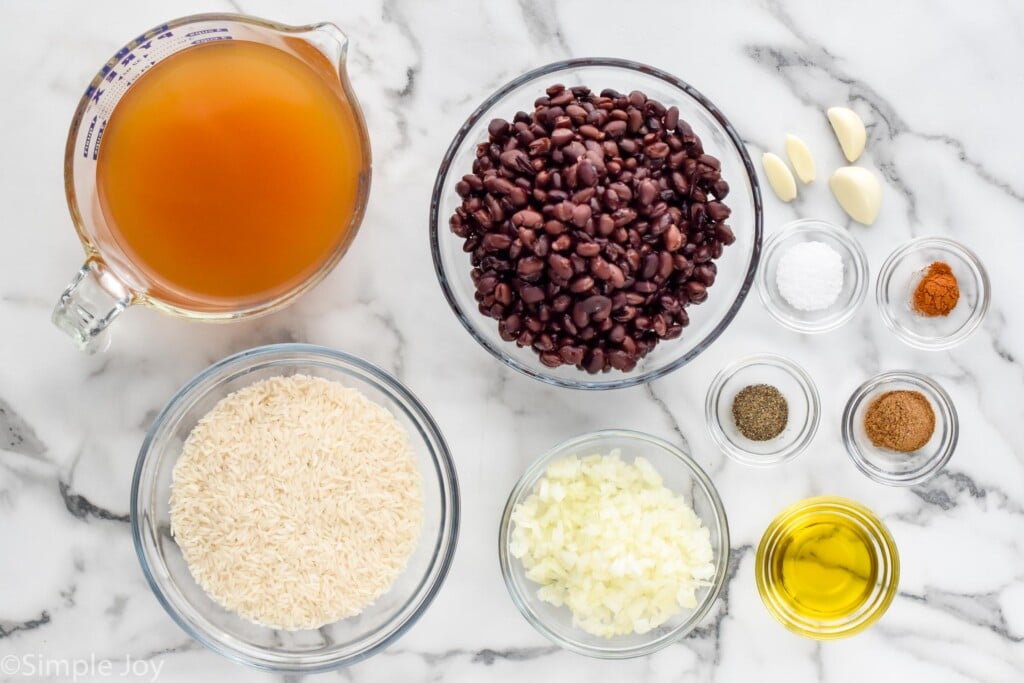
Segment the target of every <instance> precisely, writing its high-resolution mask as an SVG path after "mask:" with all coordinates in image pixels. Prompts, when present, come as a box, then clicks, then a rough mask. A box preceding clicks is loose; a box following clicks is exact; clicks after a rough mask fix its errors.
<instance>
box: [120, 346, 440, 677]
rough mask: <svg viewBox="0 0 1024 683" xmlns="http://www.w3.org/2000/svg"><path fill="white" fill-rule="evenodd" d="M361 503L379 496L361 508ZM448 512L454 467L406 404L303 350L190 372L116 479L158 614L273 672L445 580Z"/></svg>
mask: <svg viewBox="0 0 1024 683" xmlns="http://www.w3.org/2000/svg"><path fill="white" fill-rule="evenodd" d="M318 392H320V393H318ZM323 392H326V393H323ZM242 398H247V399H248V401H249V402H248V403H246V404H241V405H240V404H239V399H242ZM233 402H234V403H233ZM281 406H285V408H289V409H290V410H283V409H282V408H281ZM231 410H233V411H234V414H235V418H236V419H235V420H234V422H233V423H230V422H225V421H218V420H223V418H224V413H225V411H228V412H230V411H231ZM275 410H276V412H274V411H275ZM269 413H273V414H272V415H271V416H270V417H267V416H268V414H269ZM381 434H386V435H388V436H389V438H390V439H391V440H390V441H389V440H382V437H381ZM200 437H201V438H200ZM396 444H397V445H396ZM396 463H397V464H396ZM389 468H390V470H391V471H390V472H389ZM396 472H397V474H396ZM380 481H388V482H390V483H389V486H390V490H388V489H385V488H384V487H383V486H382V485H381V484H380ZM377 499H382V500H385V501H386V502H387V505H390V508H387V506H386V505H383V506H378V508H374V509H371V508H373V505H372V504H369V507H366V506H367V505H368V504H367V502H366V501H368V500H377ZM336 520H337V522H336V523H332V522H335V521H336ZM458 522H459V492H458V484H457V481H456V475H455V469H454V465H453V463H452V459H451V456H450V454H449V452H448V448H447V446H446V444H445V441H444V439H443V437H442V436H441V433H440V431H439V430H438V427H437V425H436V424H435V423H434V420H433V419H432V418H431V416H430V414H429V413H428V412H427V410H426V409H425V408H424V407H423V405H422V404H421V403H420V402H419V400H417V398H416V397H415V396H413V394H412V393H411V392H410V391H409V390H408V389H406V388H405V387H404V386H402V384H401V383H399V382H398V381H397V380H396V379H394V378H393V377H391V376H390V375H388V374H387V373H386V372H384V371H383V370H381V369H379V368H377V367H375V366H374V365H371V364H370V363H367V362H366V361H363V360H361V359H359V358H356V357H354V356H351V355H348V354H345V353H341V352H338V351H333V350H330V349H327V348H323V347H318V346H311V345H306V344H277V345H272V346H264V347H259V348H255V349H251V350H249V351H244V352H242V353H239V354H236V355H234V356H230V357H228V358H226V359H224V360H222V361H219V362H217V363H215V364H214V365H212V366H210V367H209V368H207V369H206V370H204V371H203V372H201V373H200V374H199V375H197V376H196V377H195V378H193V379H192V380H191V381H190V382H188V383H187V384H186V385H185V386H184V387H182V389H181V390H180V391H178V393H177V394H176V395H175V396H174V397H173V398H172V399H171V400H170V402H169V403H168V404H167V406H166V407H165V408H164V409H163V410H162V411H161V412H160V414H159V415H158V416H157V417H156V419H155V420H154V422H153V425H152V427H151V428H150V430H149V433H148V434H147V436H146V440H145V442H144V443H143V445H142V449H141V452H140V454H139V459H138V463H137V465H136V469H135V476H134V479H133V481H132V500H131V525H132V534H133V537H134V541H135V548H136V551H137V553H138V556H139V561H140V563H141V565H142V570H143V573H144V574H145V576H146V579H147V580H148V581H149V584H150V586H151V588H152V589H153V592H154V594H155V595H156V597H157V599H158V600H159V602H160V603H161V604H162V605H163V607H164V609H166V610H167V612H168V614H170V616H171V617H172V618H173V619H174V621H176V622H177V623H178V625H179V626H181V628H182V629H184V630H185V631H186V632H187V633H188V634H189V635H190V636H192V637H193V638H195V639H196V640H198V641H199V642H201V643H202V644H203V645H205V646H206V647H208V648H210V649H211V650H213V651H215V652H217V653H219V654H221V655H224V656H226V657H228V658H230V659H233V660H236V661H238V662H241V663H243V664H247V665H250V666H253V667H256V668H259V669H264V670H269V671H275V672H287V673H300V674H301V673H310V672H318V671H327V670H331V669H336V668H338V667H341V666H345V665H347V664H351V663H353V662H357V661H359V660H362V659H365V658H367V657H369V656H371V655H373V654H375V653H377V652H379V651H380V650H382V649H383V648H385V647H387V646H388V645H389V644H390V643H392V642H393V641H395V640H396V639H397V638H399V637H400V636H401V635H402V634H403V633H405V632H406V631H407V630H408V629H409V628H410V626H412V624H414V623H415V622H416V620H417V619H418V618H419V616H420V615H421V614H422V613H423V612H424V610H426V608H427V607H428V606H429V605H430V603H431V601H432V600H433V598H434V596H435V595H436V593H437V591H438V590H439V588H440V586H441V584H442V582H443V581H444V578H445V576H446V575H447V573H448V568H449V566H450V564H451V560H452V555H453V553H454V551H455V544H456V537H457V534H458V526H459V524H458ZM382 548H383V549H384V551H383V552H382Z"/></svg>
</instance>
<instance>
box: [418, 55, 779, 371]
mask: <svg viewBox="0 0 1024 683" xmlns="http://www.w3.org/2000/svg"><path fill="white" fill-rule="evenodd" d="M585 67H607V68H611V69H621V70H625V71H635V72H640V73H643V74H646V75H648V76H653V77H655V78H658V79H660V80H662V81H664V82H665V83H667V84H668V85H669V86H672V87H673V88H675V89H677V90H680V91H682V92H683V93H684V94H685V95H687V96H689V97H690V98H691V99H692V100H694V101H695V102H696V103H697V104H698V105H699V106H700V107H701V108H703V109H704V111H705V113H707V114H708V115H709V116H710V117H711V118H712V119H714V120H715V122H716V123H717V124H718V125H719V126H721V127H722V130H724V131H725V134H726V136H727V137H728V138H729V140H730V142H731V143H732V145H733V147H734V149H735V151H736V152H737V154H738V156H739V159H740V163H741V165H742V166H743V167H744V170H745V171H746V173H747V178H748V180H749V182H750V197H751V199H752V200H753V212H754V235H753V248H752V250H751V254H750V262H749V264H748V266H747V272H746V274H745V275H744V277H743V282H742V284H741V286H740V290H739V293H738V294H737V295H736V298H735V300H734V301H733V302H732V304H731V305H730V306H729V308H728V310H727V311H726V312H725V316H724V317H723V318H722V319H721V320H720V321H719V322H718V324H717V325H715V326H714V327H713V328H712V329H711V331H710V332H709V333H708V334H707V335H706V336H705V337H704V338H703V339H702V340H701V341H700V342H699V343H697V345H696V346H694V347H693V348H692V349H691V350H690V351H689V352H688V353H685V354H683V355H681V356H680V357H679V358H676V359H675V360H673V361H672V362H671V363H668V364H667V365H665V366H664V367H662V368H659V369H657V370H651V371H647V372H639V373H636V374H626V375H624V376H621V377H619V378H617V379H613V380H606V381H596V380H590V379H585V378H583V377H581V378H580V379H564V378H561V377H555V376H553V375H551V374H549V373H547V372H545V371H543V370H538V369H535V368H533V367H530V366H529V365H527V364H526V363H523V362H522V361H519V360H518V359H516V358H513V357H512V356H511V354H508V353H505V351H504V350H503V349H502V348H501V347H500V346H499V345H496V344H492V343H491V342H490V341H489V340H488V339H487V338H486V337H484V336H483V335H482V334H480V333H479V332H477V330H476V328H475V327H474V325H473V323H472V322H470V320H469V315H471V314H472V313H474V312H475V311H463V310H462V308H461V307H460V306H459V303H458V301H457V299H456V297H455V294H454V292H453V291H452V286H451V283H450V282H449V276H448V274H447V272H446V271H445V268H444V263H443V261H442V258H441V247H440V241H441V235H442V230H441V229H440V227H439V213H440V208H441V202H442V198H441V193H442V191H443V190H444V185H445V181H446V180H447V179H448V176H449V174H450V173H451V172H452V170H453V169H452V163H453V162H454V160H455V155H456V154H457V153H458V151H459V150H460V149H461V148H462V146H463V145H464V144H465V142H466V139H467V136H468V135H469V131H470V130H471V129H472V128H473V126H474V125H476V123H477V122H478V121H479V120H480V119H481V118H483V117H484V116H485V115H486V114H487V113H488V112H489V111H491V109H492V108H493V107H494V106H495V104H497V103H498V101H500V100H501V99H502V98H503V97H505V96H506V95H508V94H509V93H510V92H512V91H514V90H516V89H517V88H519V87H521V86H523V85H525V84H527V83H529V82H530V81H535V80H539V79H541V78H543V77H546V76H550V75H552V74H555V73H558V72H560V71H565V70H568V69H575V68H585ZM763 223H764V217H763V206H762V200H761V188H760V184H759V181H758V176H757V170H756V169H755V167H754V163H753V161H751V159H750V154H749V153H748V152H747V148H746V145H744V144H743V139H742V138H741V137H740V135H739V133H738V132H737V131H736V129H735V128H734V127H733V125H732V123H730V122H729V120H728V119H726V118H725V116H724V115H723V114H722V112H721V111H720V110H719V109H718V107H716V106H715V105H714V104H713V103H712V102H711V101H710V100H709V99H708V98H707V97H705V96H704V95H703V94H702V93H701V92H700V91H698V90H697V89H696V88H694V87H693V86H691V85H690V84H689V83H687V82H686V81H683V80H682V79H680V78H677V77H675V76H673V75H672V74H670V73H668V72H667V71H663V70H661V69H658V68H656V67H653V66H648V65H646V64H643V63H641V62H635V61H632V60H628V59H619V58H615V57H579V58H574V59H564V60H560V61H557V62H552V63H550V64H546V65H544V66H540V67H537V68H534V69H531V70H529V71H527V72H526V73H523V74H521V75H520V76H517V77H516V78H514V79H512V80H511V81H508V82H507V83H505V84H504V85H502V86H501V87H499V88H498V89H497V90H496V91H495V92H494V93H492V94H491V95H490V96H488V97H487V98H486V99H485V100H484V101H483V102H482V103H481V104H480V105H479V106H478V107H477V108H476V109H474V110H473V113H472V114H470V115H469V118H467V119H466V121H465V122H464V123H463V124H462V126H461V127H460V128H459V130H458V132H456V134H455V137H454V139H453V140H452V142H451V144H450V145H449V146H448V149H447V150H446V151H445V153H444V157H443V158H442V160H441V165H440V167H439V168H438V171H437V176H436V177H435V180H434V187H433V190H432V191H431V196H430V219H429V225H430V232H429V237H430V253H431V257H432V258H433V262H434V273H435V274H436V276H437V281H438V283H439V284H440V286H441V291H442V293H443V294H444V298H445V300H446V301H447V302H448V306H449V307H450V308H451V309H452V312H453V313H455V317H456V318H457V319H458V320H459V322H460V323H461V324H462V326H463V328H465V329H466V331H467V332H469V334H470V336H471V337H473V339H475V340H476V342H477V343H478V344H479V345H480V346H482V347H483V348H484V349H486V350H487V352H488V353H490V354H491V356H493V357H494V358H497V359H498V360H499V361H501V362H502V363H504V364H505V365H507V366H508V367H510V368H512V369H514V370H517V371H518V372H521V373H523V374H524V375H527V376H528V377H532V378H533V379H536V380H539V381H541V382H544V383H546V384H549V385H553V386H558V387H565V388H568V389H590V390H598V391H602V390H609V389H623V388H626V387H631V386H636V385H638V384H645V383H647V382H651V381H654V380H656V379H658V378H660V377H664V376H665V375H667V374H669V373H671V372H674V371H675V370H678V369H679V368H681V367H682V366H684V365H686V364H687V363H689V362H690V361H692V360H693V359H694V358H696V357H697V356H698V355H699V354H700V353H701V352H703V351H704V350H705V349H706V348H707V347H708V346H710V345H711V344H712V343H713V342H714V341H715V340H716V339H718V337H719V336H721V334H722V333H723V332H724V331H725V329H726V328H727V327H728V326H729V324H730V323H731V322H732V321H733V319H734V318H735V317H736V314H737V313H739V310H740V308H742V306H743V302H744V301H745V300H746V298H747V294H749V292H750V289H751V287H752V286H753V284H754V275H755V274H756V272H757V270H758V264H759V262H760V260H761V250H762V245H761V242H762V240H763V236H764V235H763ZM669 341H677V340H669ZM508 343H511V342H508ZM620 374H621V373H620Z"/></svg>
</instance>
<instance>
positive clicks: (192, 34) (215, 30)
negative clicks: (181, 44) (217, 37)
mask: <svg viewBox="0 0 1024 683" xmlns="http://www.w3.org/2000/svg"><path fill="white" fill-rule="evenodd" d="M227 32H228V30H227V29H226V28H224V27H220V28H204V29H203V30H201V31H190V32H189V33H186V34H185V37H186V38H194V37H196V36H204V35H206V34H208V33H227Z"/></svg>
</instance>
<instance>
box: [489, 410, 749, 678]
mask: <svg viewBox="0 0 1024 683" xmlns="http://www.w3.org/2000/svg"><path fill="white" fill-rule="evenodd" d="M498 555H499V561H500V564H501V572H502V576H503V577H504V579H505V585H506V587H507V588H508V591H509V595H510V596H511V598H512V602H513V603H514V604H515V606H516V607H517V608H518V609H519V611H520V612H521V613H522V615H523V616H524V617H525V618H526V620H527V621H528V622H529V623H530V624H531V625H532V626H533V627H534V628H536V629H537V630H538V631H540V633H541V634H543V635H544V636H546V637H547V638H548V639H550V640H551V641H553V642H554V643H555V644H557V645H559V646H561V647H563V648H565V649H567V650H571V651H573V652H576V653H579V654H583V655H587V656H591V657H598V658H603V659H626V658H630V657H639V656H643V655H647V654H650V653H652V652H655V651H657V650H660V649H662V648H664V647H667V646H669V645H671V644H672V643H675V642H677V641H679V640H680V639H682V638H683V637H685V636H686V635H687V634H688V633H690V632H691V631H693V630H694V629H695V628H697V626H698V625H699V624H700V622H701V621H702V620H703V619H704V618H705V617H707V616H708V614H709V613H710V612H711V610H712V608H713V606H714V604H715V600H716V599H717V597H718V595H719V593H720V592H721V590H722V587H723V585H724V584H725V581H726V573H727V569H728V566H729V525H728V522H727V520H726V515H725V509H724V508H723V506H722V501H721V499H720V498H719V496H718V492H717V491H716V489H715V486H714V484H712V482H711V480H710V478H709V477H708V475H707V474H706V473H705V472H704V470H703V469H701V467H700V465H698V464H697V462H696V461H695V460H694V459H693V458H692V457H690V456H689V455H687V454H686V453H684V452H683V451H682V450H681V449H679V448H678V447H676V446H675V445H673V444H671V443H669V442H667V441H664V440H663V439H659V438H657V437H654V436H651V435H648V434H643V433H640V432H635V431H628V430H621V429H609V430H602V431H597V432H591V433H588V434H583V435H581V436H578V437H575V438H572V439H569V440H568V441H565V442H563V443H561V444H559V445H558V446H555V447H554V448H553V449H551V450H550V451H548V452H547V453H546V454H544V455H542V456H541V457H540V458H538V459H537V460H536V461H535V462H534V463H533V464H532V465H531V466H530V467H529V469H527V470H526V472H525V473H524V474H523V476H522V477H521V478H520V479H519V481H518V482H517V483H516V485H515V487H514V488H513V490H512V493H511V494H510V495H509V498H508V502H507V503H506V505H505V510H504V514H503V515H502V518H501V526H500V529H499V540H498Z"/></svg>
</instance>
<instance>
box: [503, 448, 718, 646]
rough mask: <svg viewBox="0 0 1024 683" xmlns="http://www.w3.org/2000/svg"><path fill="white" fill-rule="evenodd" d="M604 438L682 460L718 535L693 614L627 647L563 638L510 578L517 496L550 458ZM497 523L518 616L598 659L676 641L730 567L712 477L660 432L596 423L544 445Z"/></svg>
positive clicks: (703, 612) (707, 607) (706, 608)
mask: <svg viewBox="0 0 1024 683" xmlns="http://www.w3.org/2000/svg"><path fill="white" fill-rule="evenodd" d="M608 438H622V439H629V440H636V441H643V442H645V443H647V444H649V445H652V446H655V447H657V448H660V449H662V450H664V451H666V452H667V453H668V454H669V455H671V456H673V457H675V459H676V460H677V461H678V462H679V464H680V465H682V466H684V467H685V468H686V469H687V470H688V472H689V473H690V475H692V476H693V478H694V480H695V481H696V482H698V483H699V485H700V488H701V490H702V491H703V492H704V494H705V495H706V496H707V498H708V500H709V501H710V503H711V508H712V509H713V510H714V519H715V521H716V523H717V525H718V534H717V536H718V542H719V557H717V558H716V562H715V578H714V583H713V584H712V585H711V586H710V587H709V590H708V594H707V595H706V596H705V597H704V600H703V601H702V602H701V603H700V604H698V605H697V607H695V608H694V609H693V614H692V615H691V617H690V618H689V619H688V620H687V621H686V622H685V623H684V624H680V625H679V626H677V627H676V628H674V629H672V630H670V631H669V632H667V633H665V634H664V635H662V636H660V637H658V638H656V639H654V640H651V641H650V642H647V643H643V644H641V645H637V646H635V647H632V648H628V649H609V648H603V647H594V646H590V645H586V644H584V643H581V642H579V641H576V640H570V639H568V638H564V637H563V636H561V635H560V634H558V633H556V632H555V631H554V630H553V629H551V628H550V627H549V626H548V625H547V623H545V621H544V620H543V619H542V618H540V617H538V616H537V615H536V614H535V613H534V611H533V610H532V609H531V608H530V606H529V599H528V598H527V597H526V596H524V595H523V594H521V593H520V591H519V589H518V587H517V586H516V584H515V581H513V579H512V568H511V564H512V562H513V561H518V560H515V558H513V557H512V556H511V553H510V552H509V530H510V527H511V525H512V510H513V509H514V508H515V506H516V504H517V503H518V502H520V500H521V499H522V498H523V496H524V494H525V493H527V492H528V491H529V490H532V488H533V486H534V485H535V484H536V483H537V481H538V480H539V478H540V477H541V476H543V474H544V472H545V470H546V469H547V466H548V465H549V464H550V463H551V461H552V460H553V459H554V458H556V457H558V456H559V455H561V454H564V453H565V452H566V451H568V450H570V449H573V448H577V447H579V446H582V445H584V444H588V443H591V442H596V441H601V440H604V439H608ZM691 504H692V501H691ZM500 525H501V526H500V527H499V530H498V562H499V564H500V565H501V577H502V579H503V580H504V582H505V588H506V589H507V590H508V593H509V597H510V598H511V599H512V603H513V604H514V605H515V606H516V609H518V610H519V613H520V614H521V615H522V616H523V618H524V619H526V621H527V623H529V624H530V625H531V626H533V628H534V629H536V630H537V631H538V632H540V634H541V635H543V636H544V637H546V638H547V639H548V640H550V641H551V642H553V643H555V644H556V645H558V646H559V647H561V648H563V649H566V650H569V651H570V652H575V653H577V654H581V655H586V656H588V657H595V658H598V659H630V658H633V657H642V656H644V655H649V654H651V653H653V652H657V651H658V650H661V649H663V648H665V647H668V646H669V645H671V644H673V643H675V642H678V641H679V640H681V639H682V638H683V637H685V636H686V635H687V634H688V633H690V632H691V631H693V630H694V629H695V628H697V626H698V625H699V624H700V622H701V621H702V620H703V619H704V617H706V616H707V614H708V612H710V611H711V607H712V606H713V605H714V604H715V601H716V600H718V596H719V595H720V594H721V592H722V589H723V587H724V586H725V582H726V578H727V575H728V573H729V557H730V554H731V548H730V545H729V544H730V536H729V520H728V516H727V515H726V512H725V505H724V504H723V503H722V499H721V497H720V496H719V494H718V489H717V488H715V485H714V482H712V481H711V477H709V476H708V474H707V472H705V471H704V469H703V468H702V467H701V466H700V464H698V463H697V461H696V460H694V459H693V457H691V456H690V455H688V454H687V453H686V452H685V451H683V450H682V449H681V448H679V447H678V446H675V445H674V444H672V443H670V442H669V441H666V440H665V439H662V438H660V437H657V436H654V435H651V434H647V433H645V432H639V431H636V430H632V429H599V430H596V431H591V432H586V433H583V434H579V435H577V436H573V437H570V438H568V439H565V440H564V441H561V442H560V443H558V444H556V445H555V446H554V447H552V448H550V449H548V450H547V451H546V452H545V453H544V454H542V455H540V456H539V457H537V458H536V459H535V460H533V462H531V463H530V465H529V466H528V467H527V468H526V470H525V471H524V472H523V474H522V475H521V476H520V477H519V479H517V480H516V483H515V485H514V486H513V487H512V491H511V492H510V493H509V496H508V499H507V500H506V502H505V507H504V509H503V510H502V514H501V522H500ZM566 609H567V608H566Z"/></svg>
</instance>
